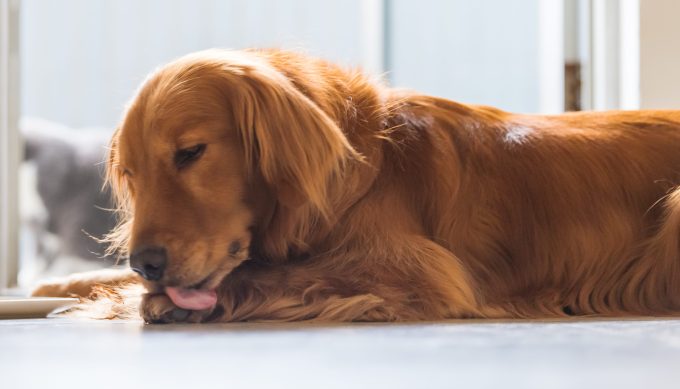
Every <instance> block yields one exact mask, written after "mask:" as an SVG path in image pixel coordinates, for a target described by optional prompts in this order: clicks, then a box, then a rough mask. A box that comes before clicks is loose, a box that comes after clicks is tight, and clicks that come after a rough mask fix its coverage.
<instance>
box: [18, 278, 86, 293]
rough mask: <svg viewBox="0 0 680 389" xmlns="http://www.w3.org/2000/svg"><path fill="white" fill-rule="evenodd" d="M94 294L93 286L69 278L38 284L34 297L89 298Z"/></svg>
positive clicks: (33, 291) (34, 290)
mask: <svg viewBox="0 0 680 389" xmlns="http://www.w3.org/2000/svg"><path fill="white" fill-rule="evenodd" d="M90 293H92V284H91V283H87V282H82V281H81V280H73V279H69V278H61V279H53V280H50V281H44V282H42V283H40V284H38V285H37V286H36V287H35V288H34V289H33V290H32V291H31V296H32V297H88V296H89V295H90Z"/></svg>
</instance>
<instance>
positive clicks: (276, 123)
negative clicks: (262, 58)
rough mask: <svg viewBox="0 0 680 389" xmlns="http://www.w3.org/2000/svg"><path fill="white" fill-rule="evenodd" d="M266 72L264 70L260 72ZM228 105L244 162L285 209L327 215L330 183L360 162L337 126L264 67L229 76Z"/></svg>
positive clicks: (283, 80) (288, 82) (291, 85)
mask: <svg viewBox="0 0 680 389" xmlns="http://www.w3.org/2000/svg"><path fill="white" fill-rule="evenodd" d="M261 67H264V68H261ZM228 73H229V75H228V76H227V77H228V79H229V83H228V85H227V86H225V88H227V89H228V90H229V99H230V101H229V104H230V105H231V107H232V110H233V111H232V112H233V115H234V118H235V120H236V123H237V125H238V127H239V128H238V130H239V132H240V135H241V138H242V141H243V143H244V146H245V152H246V157H247V158H248V160H249V161H250V162H251V163H252V166H255V167H257V168H259V169H260V171H261V173H262V176H263V177H264V179H265V180H266V181H267V182H268V184H270V185H271V186H272V187H273V188H274V190H275V191H276V193H277V196H278V200H279V201H280V202H281V203H283V205H285V206H287V207H290V208H294V207H298V206H300V205H302V204H305V203H307V204H311V205H313V206H315V207H316V208H317V209H318V210H319V211H321V213H322V214H326V212H327V211H328V204H327V196H326V190H327V186H328V181H329V180H330V179H332V178H339V176H340V175H341V171H342V167H343V164H344V163H345V162H346V161H347V159H348V158H360V156H359V155H358V154H357V153H356V151H354V149H353V148H352V146H351V145H350V144H349V142H348V140H347V138H346V137H345V135H344V134H343V133H342V131H341V130H340V128H339V127H338V125H337V124H336V123H335V122H334V121H333V120H332V119H331V118H330V117H329V116H328V115H327V114H326V113H325V112H323V111H322V110H321V109H320V108H319V106H317V105H316V104H315V103H314V102H313V101H311V100H310V99H309V98H308V97H307V96H305V95H304V94H303V93H301V92H300V91H299V90H298V89H297V88H296V87H295V86H294V85H293V83H292V82H291V81H290V80H289V79H288V78H287V77H285V76H284V75H283V74H281V73H279V72H277V71H275V70H274V69H270V68H268V67H267V66H266V65H261V66H257V67H249V68H246V69H242V71H241V72H239V73H240V74H235V73H234V72H233V71H232V72H228Z"/></svg>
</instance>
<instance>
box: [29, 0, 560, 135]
mask: <svg viewBox="0 0 680 389" xmlns="http://www.w3.org/2000/svg"><path fill="white" fill-rule="evenodd" d="M382 1H383V0H370V2H369V3H370V4H373V5H374V6H371V7H368V6H367V4H368V5H370V4H369V3H367V2H365V1H364V0H323V1H320V0H247V1H246V0H198V1H197V0H111V1H105V0H59V1H55V0H22V2H21V6H22V12H21V50H22V53H21V62H22V77H21V82H22V100H21V103H22V115H23V116H32V117H40V118H43V119H48V120H52V121H55V122H59V123H63V124H66V125H68V126H71V127H84V126H107V127H113V126H114V125H115V124H116V122H117V121H118V120H119V117H120V115H121V111H122V108H123V106H124V103H125V102H126V101H127V99H128V98H129V97H130V96H131V95H132V93H133V92H134V90H135V89H136V87H137V84H138V83H139V82H140V81H141V80H142V79H143V78H144V76H145V75H146V74H147V73H148V72H149V71H151V70H153V69H154V68H155V67H157V66H158V65H160V64H162V63H164V62H167V61H169V60H171V59H172V58H175V57H177V56H180V55H183V54H186V53H188V52H191V51H195V50H200V49H205V48H209V47H232V48H240V47H248V46H283V47H293V48H303V49H307V51H309V52H311V53H313V54H316V55H320V56H324V57H327V58H329V59H331V60H334V61H338V62H341V63H345V64H349V65H359V64H367V66H369V67H370V68H371V70H380V69H379V68H380V63H381V59H382V58H381V55H382V53H372V52H370V51H371V50H373V51H380V50H382V47H381V45H380V43H379V42H377V41H376V39H379V36H378V35H380V33H381V28H382V27H381V26H380V23H379V22H378V23H376V22H374V21H372V20H362V18H365V17H366V14H367V12H366V10H367V9H369V8H371V9H373V8H374V10H373V11H371V12H370V13H372V14H373V16H378V18H377V19H379V16H380V15H379V9H380V4H384V3H383V2H382ZM540 1H547V2H551V1H557V0H513V1H507V0H475V1H468V0H419V1H410V0H392V1H388V4H389V6H390V7H389V8H390V10H391V12H390V15H389V16H390V20H389V23H390V26H391V28H390V29H389V30H387V31H386V33H387V36H386V37H387V42H388V46H387V47H386V49H387V52H388V53H389V54H390V55H389V56H388V58H386V59H387V60H388V61H387V64H386V66H388V71H389V75H390V77H391V78H392V80H393V81H394V83H395V84H396V85H398V86H404V87H410V88H413V89H418V90H421V91H423V92H425V93H431V94H435V95H439V96H444V97H448V98H452V99H456V100H461V101H464V102H470V103H479V104H489V105H496V106H499V107H501V108H504V109H508V110H515V111H522V112H535V111H538V110H539V109H540V96H539V90H540V86H539V82H540V81H539V79H538V78H539V74H538V73H539V38H540V37H539V7H538V5H539V2H540ZM555 45H557V46H559V45H560V42H555Z"/></svg>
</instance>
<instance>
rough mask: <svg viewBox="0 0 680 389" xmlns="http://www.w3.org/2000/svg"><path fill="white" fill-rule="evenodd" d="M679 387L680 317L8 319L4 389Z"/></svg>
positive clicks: (0, 325) (1, 355)
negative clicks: (197, 321) (303, 321)
mask: <svg viewBox="0 0 680 389" xmlns="http://www.w3.org/2000/svg"><path fill="white" fill-rule="evenodd" d="M22 387H26V388H29V387H30V388H55V387H66V388H74V387H92V388H114V387H116V388H124V387H143V388H148V389H151V388H184V389H189V388H192V389H193V388H201V389H202V388H210V389H212V388H245V387H263V388H279V387H293V388H359V387H371V388H376V387H387V388H435V387H442V388H444V387H446V388H454V387H458V388H469V387H489V388H501V387H503V388H511V387H513V388H514V387H517V388H541V389H544V388H587V387H603V388H612V387H617V388H634V387H637V388H662V387H667V388H680V320H626V321H566V322H517V321H516V322H477V321H460V322H445V323H425V324H353V325H330V326H319V325H314V326H311V325H300V324H285V325H269V324H227V325H198V326H144V325H142V324H141V323H137V322H106V321H73V320H68V319H42V320H40V319H36V320H3V321H0V388H3V389H5V388H22Z"/></svg>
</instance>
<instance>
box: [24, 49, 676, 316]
mask: <svg viewBox="0 0 680 389" xmlns="http://www.w3.org/2000/svg"><path fill="white" fill-rule="evenodd" d="M195 144H206V145H207V148H206V150H205V153H204V155H202V156H201V158H200V160H198V161H196V162H195V163H194V164H192V165H191V166H190V167H188V168H186V169H183V170H178V169H177V168H176V167H174V166H173V165H172V160H173V159H172V158H173V157H172V156H173V153H175V151H176V150H178V149H182V148H186V147H191V146H192V145H195ZM108 162H109V164H108V168H109V172H108V180H109V182H110V184H111V187H112V189H113V192H114V194H115V196H116V199H117V201H118V204H119V215H120V217H121V223H120V225H119V227H118V228H117V229H116V230H115V231H113V232H112V233H111V235H110V236H109V240H110V241H111V243H112V248H113V249H115V250H116V251H119V252H121V253H122V254H123V255H125V254H126V253H127V252H128V251H130V250H134V249H135V248H137V247H140V246H143V245H149V244H154V245H160V246H163V247H165V248H166V249H167V251H168V254H169V265H168V269H167V271H166V275H165V277H164V279H163V282H164V283H171V284H173V285H181V286H187V285H192V284H194V283H196V282H199V281H200V280H202V279H205V278H206V277H208V279H207V281H206V285H207V286H208V287H211V288H212V287H216V288H218V296H219V303H218V306H217V307H216V308H215V309H213V310H210V311H209V312H192V313H191V315H190V316H189V317H188V318H187V319H186V320H188V321H192V322H199V321H236V320H330V321H358V320H369V321H373V320H376V321H378V320H379V321H382V320H438V319H447V318H461V317H529V318H539V317H556V316H565V315H673V314H677V313H678V312H680V189H678V187H677V185H678V182H679V180H680V111H642V112H600V113H594V112H593V113H571V114H564V115H555V116H532V115H518V114H511V113H507V112H503V111H500V110H498V109H495V108H490V107H482V106H471V105H464V104H459V103H455V102H452V101H448V100H445V99H441V98H436V97H431V96H425V95H422V94H418V93H414V92H407V91H398V90H393V89H389V88H387V87H384V86H382V85H381V84H379V83H376V82H373V81H371V80H369V79H368V78H367V77H365V76H364V75H362V74H361V73H360V72H356V71H347V70H344V69H341V68H339V67H337V66H334V65H333V64H330V63H328V62H324V61H322V60H318V59H314V58H310V57H308V56H304V55H301V54H297V53H291V52H284V51H276V50H266V51H259V50H248V51H240V52H239V51H222V50H210V51H204V52H199V53H195V54H191V55H189V56H186V57H184V58H181V59H179V60H177V61H175V62H173V63H171V64H169V65H167V66H165V67H163V68H161V69H160V70H158V71H157V72H155V73H154V74H152V75H151V76H150V78H149V79H148V80H147V81H146V82H145V83H144V84H143V85H142V87H141V89H140V91H139V92H138V94H137V96H136V97H135V98H134V100H133V101H132V103H131V104H130V106H129V108H128V110H127V113H126V115H125V118H124V120H123V121H122V123H121V126H120V128H119V130H118V131H117V132H116V134H115V135H114V137H113V140H112V142H111V153H110V156H109V161H108ZM234 241H238V242H239V243H240V245H241V247H242V249H241V250H240V251H238V252H237V253H235V254H230V253H229V252H228V251H227V248H228V247H229V245H230V243H232V242H234ZM117 277H118V278H115V277H114V278H115V279H112V281H115V282H117V283H118V284H119V285H120V283H121V282H122V283H126V282H127V283H132V284H139V283H140V282H142V281H140V280H139V279H138V278H136V276H134V275H132V274H131V273H130V272H123V273H119V275H118V276H117ZM80 280H81V281H82V277H81V278H80ZM99 282H101V279H100V280H99ZM103 284H107V282H103ZM143 285H144V286H145V287H146V289H147V293H146V294H144V296H142V301H141V307H140V313H141V315H142V317H143V318H144V320H146V321H149V322H171V321H174V320H176V317H175V316H173V315H172V314H171V313H172V312H173V310H174V309H175V308H176V307H174V306H173V304H172V302H171V301H170V300H169V298H168V297H167V296H166V295H165V294H163V293H162V285H159V283H151V282H146V281H144V282H143ZM55 288H61V289H59V291H56V289H55ZM119 288H120V286H119ZM69 290H70V288H69V282H68V281H65V282H60V283H57V284H49V285H43V287H42V289H41V290H39V291H38V292H37V294H40V295H46V294H68V293H70V292H69ZM71 291H72V290H71ZM111 293H115V291H112V292H111ZM97 296H98V298H95V299H93V300H94V301H95V302H96V301H97V300H102V299H103V298H102V294H101V293H100V294H97ZM109 300H110V298H109ZM114 300H115V299H114ZM130 301H132V300H129V299H121V300H120V301H118V303H119V304H123V305H125V304H130ZM90 304H94V302H91V303H90ZM113 305H115V304H113ZM106 306H107V307H109V308H107V309H112V308H110V307H111V305H110V304H109V305H106ZM85 309H88V308H87V307H86V308H85ZM120 311H121V310H120V309H118V310H117V311H116V312H120Z"/></svg>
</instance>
